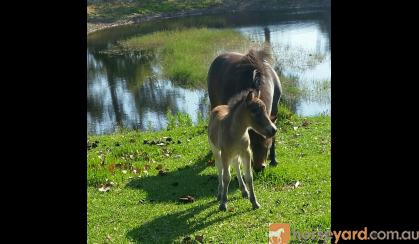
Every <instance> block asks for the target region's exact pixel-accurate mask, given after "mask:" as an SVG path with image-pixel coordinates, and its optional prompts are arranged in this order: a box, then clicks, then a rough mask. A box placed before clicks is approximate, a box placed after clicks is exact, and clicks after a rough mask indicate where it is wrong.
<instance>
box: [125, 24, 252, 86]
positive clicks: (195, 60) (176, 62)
mask: <svg viewBox="0 0 419 244" xmlns="http://www.w3.org/2000/svg"><path fill="white" fill-rule="evenodd" d="M120 44H121V47H122V48H123V50H124V51H127V52H132V51H144V50H150V49H156V51H157V52H159V54H160V56H161V57H160V58H161V59H162V66H163V73H164V75H165V76H166V77H167V78H168V79H170V80H172V81H173V82H175V83H176V84H178V85H181V86H184V87H205V86H206V78H207V72H208V67H209V65H210V64H211V62H212V61H213V60H214V58H215V57H216V56H217V55H218V54H220V53H223V52H225V51H227V50H228V51H241V52H244V51H246V48H247V47H248V46H249V45H250V41H249V40H248V39H246V38H245V37H244V36H243V35H242V34H240V33H239V32H238V31H235V30H232V29H223V30H216V29H207V28H198V29H197V28H191V29H184V30H175V31H161V32H155V33H152V34H149V35H143V36H139V37H134V38H131V39H129V40H127V41H124V42H121V43H120Z"/></svg>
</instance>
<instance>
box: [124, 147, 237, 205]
mask: <svg viewBox="0 0 419 244" xmlns="http://www.w3.org/2000/svg"><path fill="white" fill-rule="evenodd" d="M211 155H212V154H211V153H210V152H209V153H207V155H205V156H204V157H201V158H200V159H198V161H197V162H196V163H195V164H194V165H192V166H189V165H187V166H185V167H182V168H179V169H178V170H175V171H170V172H167V174H166V175H164V176H159V175H157V176H149V177H144V178H137V179H133V180H132V181H130V182H129V183H128V184H127V187H130V188H136V189H141V190H143V191H145V192H146V194H147V198H146V199H144V200H145V201H147V202H176V201H178V199H179V197H182V196H185V195H190V196H192V197H194V198H195V199H196V200H199V199H200V198H206V197H214V200H215V199H216V194H217V186H218V178H217V170H216V168H215V167H214V166H208V165H207V163H208V161H209V160H210V159H211ZM207 167H212V168H213V171H214V174H212V175H202V174H200V173H201V172H202V171H203V170H204V169H206V168H207ZM237 189H238V182H237V178H236V177H234V178H232V181H231V183H230V187H229V192H230V193H233V192H234V191H236V190H237Z"/></svg>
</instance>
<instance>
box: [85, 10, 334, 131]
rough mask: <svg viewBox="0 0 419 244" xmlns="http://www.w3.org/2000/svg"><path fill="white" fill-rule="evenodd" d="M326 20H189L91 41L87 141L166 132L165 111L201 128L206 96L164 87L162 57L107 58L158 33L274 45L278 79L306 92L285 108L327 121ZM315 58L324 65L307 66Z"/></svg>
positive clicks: (273, 17)
mask: <svg viewBox="0 0 419 244" xmlns="http://www.w3.org/2000/svg"><path fill="white" fill-rule="evenodd" d="M249 16H251V17H252V18H249ZM325 16H326V17H325ZM327 16H328V15H327V14H326V15H324V14H303V15H302V14H298V15H287V14H278V13H268V14H264V15H255V14H254V13H253V14H240V15H232V16H217V17H214V16H202V17H188V18H183V19H179V20H170V21H160V22H157V23H145V24H142V25H134V26H124V27H119V28H115V29H112V30H106V31H103V32H98V33H94V34H93V35H89V37H88V50H87V71H88V72H87V108H88V111H87V119H88V121H87V122H88V133H91V134H103V133H110V132H113V131H114V130H115V128H116V127H117V126H120V127H124V128H138V129H141V130H146V129H161V128H164V127H165V126H166V122H167V121H166V113H167V111H168V110H170V111H172V113H177V112H187V113H189V114H190V116H191V117H192V120H193V121H196V120H197V116H198V114H200V115H201V116H203V117H206V115H207V114H208V95H207V93H206V92H205V91H204V90H189V89H184V88H181V87H177V86H175V85H173V84H172V83H171V81H169V80H165V79H163V78H162V77H163V75H162V74H161V69H160V66H159V62H158V57H156V56H155V55H154V54H153V53H148V54H147V55H144V54H139V53H136V54H129V55H127V54H123V55H109V54H106V53H104V52H103V51H104V50H106V49H107V48H109V47H111V46H112V45H114V44H115V43H116V41H118V40H121V39H126V38H129V37H132V36H135V35H141V34H145V33H149V32H152V31H155V30H161V29H171V28H188V27H192V26H208V27H215V28H225V27H234V28H236V29H238V30H239V31H241V32H242V33H243V34H245V35H247V36H249V37H250V38H252V39H254V40H255V41H258V42H266V43H270V45H271V46H272V48H273V51H274V53H275V56H276V59H277V60H278V63H279V64H281V65H277V66H276V67H275V68H276V69H277V71H278V72H280V73H282V74H284V75H287V76H293V77H296V79H295V80H294V82H295V84H290V85H293V86H298V87H300V88H302V90H303V91H304V94H305V96H301V97H292V96H289V97H286V96H285V97H284V99H285V100H286V103H287V104H288V105H289V106H290V107H291V108H292V109H293V110H294V111H295V112H297V113H298V114H300V115H304V116H310V115H315V114H319V113H328V110H329V111H330V46H329V40H330V17H327ZM310 55H311V56H310ZM313 55H315V56H313ZM316 58H320V59H321V62H318V63H315V64H313V65H310V62H311V61H312V60H313V59H316ZM310 60H311V61H310ZM327 82H328V84H327ZM285 93H286V91H285ZM316 94H320V95H316ZM285 95H286V94H285Z"/></svg>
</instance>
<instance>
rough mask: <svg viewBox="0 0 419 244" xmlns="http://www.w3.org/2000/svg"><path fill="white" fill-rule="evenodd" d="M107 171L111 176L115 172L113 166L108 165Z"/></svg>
mask: <svg viewBox="0 0 419 244" xmlns="http://www.w3.org/2000/svg"><path fill="white" fill-rule="evenodd" d="M108 170H109V172H111V173H112V174H113V173H114V172H115V164H111V165H109V167H108Z"/></svg>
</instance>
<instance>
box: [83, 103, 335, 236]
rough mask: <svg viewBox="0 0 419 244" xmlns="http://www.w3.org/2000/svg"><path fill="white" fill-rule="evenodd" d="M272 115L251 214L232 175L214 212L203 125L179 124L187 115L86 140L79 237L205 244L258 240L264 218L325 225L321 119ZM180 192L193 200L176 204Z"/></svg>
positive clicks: (325, 153) (326, 180) (325, 135)
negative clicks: (266, 158)
mask: <svg viewBox="0 0 419 244" xmlns="http://www.w3.org/2000/svg"><path fill="white" fill-rule="evenodd" d="M178 121H179V120H178ZM280 121H281V122H280V124H278V127H279V128H280V129H279V131H278V134H277V139H276V140H277V149H276V150H277V159H278V161H279V163H280V165H279V166H277V167H275V168H272V167H269V168H267V169H266V170H265V171H264V172H263V173H261V174H258V175H256V176H255V192H256V195H257V197H258V199H259V203H260V204H261V205H262V208H261V209H258V210H255V211H253V210H252V209H251V204H250V202H249V201H248V200H244V199H241V195H240V191H239V189H238V183H237V179H235V178H234V180H233V181H232V183H231V184H230V192H229V199H230V201H229V207H230V211H227V212H219V211H218V203H217V202H216V201H215V194H216V188H217V187H216V186H217V172H216V168H215V167H214V166H213V164H212V162H213V161H212V155H211V154H210V148H209V145H208V142H207V133H206V122H205V121H201V122H200V123H199V124H198V125H196V126H193V127H186V126H184V125H186V124H190V122H189V121H188V119H185V118H183V119H182V118H181V119H180V122H176V119H174V118H172V121H171V126H170V128H171V129H170V130H164V131H158V132H139V131H121V132H118V133H116V134H112V135H103V136H89V137H88V146H89V148H88V157H87V168H88V170H87V174H88V202H87V209H88V214H87V217H88V243H103V242H109V243H128V242H133V243H173V242H179V243H180V242H182V241H183V240H187V239H188V237H189V238H191V240H194V239H195V238H196V236H198V237H197V239H199V238H200V237H203V239H204V242H205V243H211V242H213V243H236V242H243V241H245V242H246V243H266V241H267V233H268V232H267V226H268V223H275V222H276V223H290V225H291V230H300V231H309V230H310V231H311V230H327V229H330V177H331V176H330V117H323V116H321V117H313V118H301V117H296V116H294V115H292V114H290V113H286V112H285V111H282V113H281V120H280ZM233 175H235V172H234V171H233ZM184 195H190V196H192V197H194V198H195V201H194V202H191V203H180V202H179V198H180V197H182V196H184ZM195 243H197V242H195Z"/></svg>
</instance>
